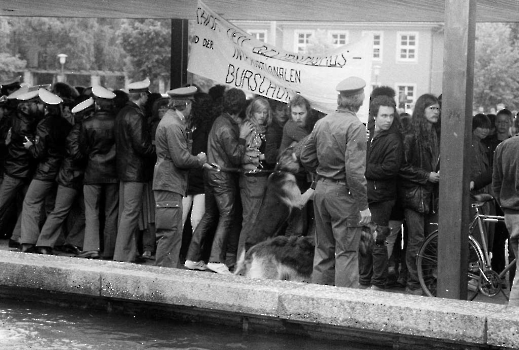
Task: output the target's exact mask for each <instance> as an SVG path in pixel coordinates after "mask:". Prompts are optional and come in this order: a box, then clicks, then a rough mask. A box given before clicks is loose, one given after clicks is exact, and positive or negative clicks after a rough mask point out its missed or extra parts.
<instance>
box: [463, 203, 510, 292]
mask: <svg viewBox="0 0 519 350" xmlns="http://www.w3.org/2000/svg"><path fill="white" fill-rule="evenodd" d="M471 206H472V208H474V209H475V210H476V214H475V215H474V219H473V220H472V222H471V223H470V227H469V235H471V236H472V237H473V236H474V235H473V231H474V229H475V227H476V226H477V227H478V228H479V234H480V237H481V245H482V247H481V245H480V243H479V242H478V241H477V240H476V239H473V241H474V244H475V246H476V248H477V250H478V252H477V253H478V254H480V256H481V257H482V258H483V259H481V261H483V262H484V264H485V266H483V269H481V267H480V270H481V273H482V276H483V277H484V278H485V280H486V281H487V282H489V279H488V278H487V276H486V273H485V272H486V271H489V270H492V265H491V260H492V259H491V256H490V254H491V253H490V252H489V250H488V244H487V232H486V228H485V225H483V222H493V223H496V222H504V221H505V217H504V216H499V215H485V214H482V213H481V212H480V209H479V208H480V207H481V205H480V204H478V203H474V204H472V205H471ZM516 261H517V257H516V258H515V259H514V260H513V261H511V262H510V263H509V264H508V265H507V266H506V267H505V268H504V270H503V271H501V273H499V275H498V276H499V278H501V279H502V278H503V277H504V276H505V275H506V273H507V272H508V271H509V270H510V269H511V268H512V266H514V263H515V262H516Z"/></svg>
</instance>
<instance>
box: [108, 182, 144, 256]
mask: <svg viewBox="0 0 519 350" xmlns="http://www.w3.org/2000/svg"><path fill="white" fill-rule="evenodd" d="M143 191H144V183H143V182H122V181H121V184H120V187H119V211H120V213H119V226H118V228H117V239H116V241H115V251H114V260H115V261H125V262H133V261H135V259H136V258H137V234H138V232H139V215H140V213H141V210H142V195H143Z"/></svg>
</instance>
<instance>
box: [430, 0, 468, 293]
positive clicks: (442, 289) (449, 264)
mask: <svg viewBox="0 0 519 350" xmlns="http://www.w3.org/2000/svg"><path fill="white" fill-rule="evenodd" d="M475 33H476V0H446V1H445V37H444V42H445V44H444V47H445V52H444V61H443V67H444V69H443V91H442V94H443V95H442V97H443V98H442V102H443V104H442V115H441V148H440V154H441V170H440V210H439V239H438V286H437V291H438V296H439V297H443V298H451V299H465V298H466V297H467V268H468V246H469V245H468V229H469V220H470V218H469V207H470V202H469V181H470V180H469V173H470V157H469V154H470V153H469V152H470V148H471V141H472V130H471V129H472V95H473V85H474V46H475Z"/></svg>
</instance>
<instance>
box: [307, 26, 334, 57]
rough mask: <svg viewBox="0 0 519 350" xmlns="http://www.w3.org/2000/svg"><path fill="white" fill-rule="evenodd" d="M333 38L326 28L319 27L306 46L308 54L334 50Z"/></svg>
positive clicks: (320, 53) (319, 53) (321, 53)
mask: <svg viewBox="0 0 519 350" xmlns="http://www.w3.org/2000/svg"><path fill="white" fill-rule="evenodd" d="M334 48H335V47H334V46H333V43H332V39H331V38H330V37H329V36H328V33H327V31H326V30H323V29H317V30H316V31H315V34H314V35H312V36H311V37H310V39H309V43H308V45H307V46H306V54H308V55H323V54H325V53H327V52H328V51H331V50H333V49H334Z"/></svg>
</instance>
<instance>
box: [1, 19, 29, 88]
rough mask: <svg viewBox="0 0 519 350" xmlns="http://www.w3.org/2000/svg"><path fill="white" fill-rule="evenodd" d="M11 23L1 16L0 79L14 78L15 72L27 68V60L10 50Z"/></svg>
mask: <svg viewBox="0 0 519 350" xmlns="http://www.w3.org/2000/svg"><path fill="white" fill-rule="evenodd" d="M10 27H11V26H10V24H9V22H8V21H7V20H6V19H5V18H1V17H0V81H5V80H8V79H10V78H13V75H14V73H15V72H19V71H21V70H22V69H24V68H25V65H26V64H27V62H26V61H24V60H22V59H20V57H19V56H18V55H12V54H11V53H10V50H9V32H10Z"/></svg>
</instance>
